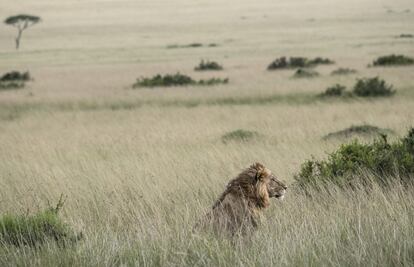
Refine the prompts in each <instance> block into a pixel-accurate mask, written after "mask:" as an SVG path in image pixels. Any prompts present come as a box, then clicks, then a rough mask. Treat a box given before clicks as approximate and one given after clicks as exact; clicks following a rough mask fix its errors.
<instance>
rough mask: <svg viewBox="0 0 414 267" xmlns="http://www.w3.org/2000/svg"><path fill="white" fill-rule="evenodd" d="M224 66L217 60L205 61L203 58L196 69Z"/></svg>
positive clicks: (218, 68)
mask: <svg viewBox="0 0 414 267" xmlns="http://www.w3.org/2000/svg"><path fill="white" fill-rule="evenodd" d="M222 69H223V67H222V66H221V65H220V64H218V63H217V62H215V61H208V60H207V61H204V60H201V62H200V64H198V66H197V67H195V68H194V70H196V71H204V70H222Z"/></svg>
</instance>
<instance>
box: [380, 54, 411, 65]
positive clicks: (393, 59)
mask: <svg viewBox="0 0 414 267" xmlns="http://www.w3.org/2000/svg"><path fill="white" fill-rule="evenodd" d="M372 64H373V65H374V66H385V67H387V66H407V65H413V64H414V59H413V58H411V57H407V56H404V55H394V54H392V55H388V56H382V57H379V58H377V59H376V60H374V62H373V63H372Z"/></svg>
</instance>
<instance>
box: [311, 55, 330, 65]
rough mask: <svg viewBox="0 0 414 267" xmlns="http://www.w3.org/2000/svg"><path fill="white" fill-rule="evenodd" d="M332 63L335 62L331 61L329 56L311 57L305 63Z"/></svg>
mask: <svg viewBox="0 0 414 267" xmlns="http://www.w3.org/2000/svg"><path fill="white" fill-rule="evenodd" d="M334 63H335V61H332V60H330V59H329V58H321V57H317V58H314V59H311V60H309V61H308V62H307V64H308V65H310V66H313V65H330V64H334Z"/></svg>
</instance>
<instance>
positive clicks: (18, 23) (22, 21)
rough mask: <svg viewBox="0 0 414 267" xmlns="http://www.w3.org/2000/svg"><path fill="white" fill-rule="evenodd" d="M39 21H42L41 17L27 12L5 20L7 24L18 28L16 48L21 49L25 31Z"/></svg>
mask: <svg viewBox="0 0 414 267" xmlns="http://www.w3.org/2000/svg"><path fill="white" fill-rule="evenodd" d="M38 22H40V17H37V16H32V15H25V14H20V15H16V16H11V17H8V18H7V19H6V20H5V21H4V23H6V24H7V25H10V26H13V27H16V28H17V31H18V32H17V37H16V49H19V46H20V39H21V38H22V33H23V31H24V30H26V29H27V28H29V27H30V26H33V25H35V24H36V23H38Z"/></svg>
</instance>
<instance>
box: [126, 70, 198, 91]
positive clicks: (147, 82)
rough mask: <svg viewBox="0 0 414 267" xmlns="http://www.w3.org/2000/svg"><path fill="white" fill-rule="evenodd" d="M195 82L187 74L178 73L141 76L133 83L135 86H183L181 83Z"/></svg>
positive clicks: (189, 83) (190, 83)
mask: <svg viewBox="0 0 414 267" xmlns="http://www.w3.org/2000/svg"><path fill="white" fill-rule="evenodd" d="M192 84H195V81H194V80H193V79H192V78H191V77H189V76H187V75H183V74H180V73H176V74H173V75H172V74H166V75H160V74H157V75H155V76H153V77H151V78H142V79H137V81H136V83H135V84H134V85H133V87H134V88H136V87H156V86H183V85H192Z"/></svg>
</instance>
